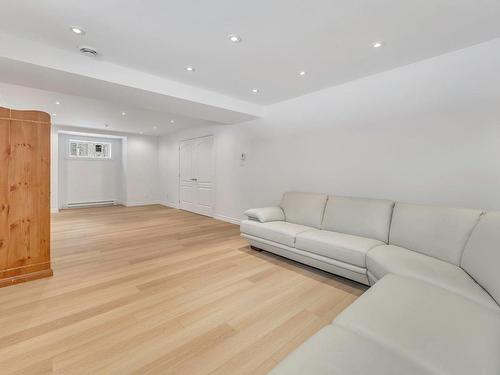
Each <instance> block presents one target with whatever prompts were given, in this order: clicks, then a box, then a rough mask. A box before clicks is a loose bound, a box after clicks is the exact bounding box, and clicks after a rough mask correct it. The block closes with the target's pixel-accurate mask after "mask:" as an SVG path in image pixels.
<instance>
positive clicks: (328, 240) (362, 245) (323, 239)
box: [295, 229, 384, 268]
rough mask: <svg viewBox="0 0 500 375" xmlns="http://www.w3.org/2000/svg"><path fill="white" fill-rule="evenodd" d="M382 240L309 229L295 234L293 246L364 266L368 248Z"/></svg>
mask: <svg viewBox="0 0 500 375" xmlns="http://www.w3.org/2000/svg"><path fill="white" fill-rule="evenodd" d="M380 245H384V243H383V242H382V241H378V240H373V239H371V238H365V237H358V236H353V235H350V234H344V233H338V232H330V231H326V230H315V229H314V230H309V231H307V232H302V233H300V234H298V235H297V240H296V243H295V247H296V248H297V249H300V250H305V251H310V252H311V253H315V254H318V255H323V256H324V257H327V258H331V259H335V260H339V261H341V262H345V263H349V264H353V265H355V266H358V267H363V268H366V253H367V252H368V250H370V249H372V248H374V247H376V246H380Z"/></svg>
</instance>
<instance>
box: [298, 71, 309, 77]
mask: <svg viewBox="0 0 500 375" xmlns="http://www.w3.org/2000/svg"><path fill="white" fill-rule="evenodd" d="M306 74H307V72H306V71H305V70H302V71H300V72H299V76H301V77H304V76H305V75H306Z"/></svg>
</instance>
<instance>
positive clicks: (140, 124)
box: [0, 82, 213, 136]
mask: <svg viewBox="0 0 500 375" xmlns="http://www.w3.org/2000/svg"><path fill="white" fill-rule="evenodd" d="M57 102H58V103H59V104H56V103H57ZM27 103H28V104H27ZM0 106H2V107H9V108H16V109H29V110H40V111H46V112H48V113H49V114H50V115H51V120H52V123H53V124H56V125H66V126H74V127H80V128H90V129H97V130H112V131H120V132H127V133H142V134H145V135H155V136H158V135H165V134H168V133H171V132H174V131H177V130H182V129H185V128H190V127H197V126H204V125H205V126H206V125H210V124H213V123H212V122H210V121H204V120H198V119H193V118H190V117H185V116H180V115H178V114H169V113H165V112H159V111H152V110H144V109H141V108H138V107H135V106H128V105H120V104H118V103H111V102H109V101H103V100H96V99H89V98H85V97H82V96H76V95H67V94H62V93H60V92H54V91H46V90H39V89H34V88H30V87H25V86H18V85H11V84H7V83H1V82H0ZM123 112H124V113H126V115H125V116H123V115H122V113H123ZM171 120H173V121H174V122H173V123H171ZM106 125H107V126H106Z"/></svg>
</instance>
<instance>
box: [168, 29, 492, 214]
mask: <svg viewBox="0 0 500 375" xmlns="http://www.w3.org/2000/svg"><path fill="white" fill-rule="evenodd" d="M499 66H500V39H496V40H494V41H491V42H488V43H483V44H481V45H477V46H474V47H471V48H468V49H464V50H461V51H457V52H454V53H450V54H446V55H442V56H439V57H435V58H432V59H429V60H425V61H422V62H419V63H415V64H412V65H408V66H405V67H401V68H398V69H394V70H392V71H388V72H384V73H381V74H377V75H374V76H370V77H367V78H363V79H360V80H357V81H353V82H350V83H347V84H344V85H341V86H336V87H332V88H329V89H326V90H322V91H318V92H315V93H312V94H308V95H305V96H302V97H299V98H295V99H292V100H289V101H286V102H281V103H278V104H275V105H273V106H270V107H268V108H267V111H268V113H267V115H266V116H265V117H264V118H262V119H259V120H255V121H251V122H246V123H242V124H239V125H233V126H213V127H207V128H198V129H192V130H188V131H184V132H180V133H176V134H173V135H169V136H166V137H162V138H161V139H160V146H159V147H160V151H159V157H160V199H161V200H165V201H168V202H170V204H171V205H176V204H177V202H178V178H177V174H178V143H179V141H180V140H182V139H188V138H192V137H196V136H203V135H207V134H214V136H215V149H216V151H215V152H216V163H217V166H216V168H217V179H216V183H217V194H216V196H217V206H216V213H217V215H219V216H221V217H232V218H240V217H241V216H242V212H243V211H244V210H245V209H246V208H248V207H255V206H265V205H270V204H276V203H277V202H279V199H280V196H281V194H282V193H283V192H284V191H286V190H302V191H318V192H329V193H336V194H342V195H353V196H365V197H374V198H388V199H394V200H401V201H408V202H415V203H424V204H439V205H450V206H462V207H474V208H484V209H493V210H500V74H499V70H498V67H499ZM332 68H334V67H332ZM241 152H246V153H247V161H246V162H245V163H241V162H240V160H239V156H240V153H241Z"/></svg>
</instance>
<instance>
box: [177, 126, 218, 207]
mask: <svg viewBox="0 0 500 375" xmlns="http://www.w3.org/2000/svg"><path fill="white" fill-rule="evenodd" d="M210 137H211V138H212V152H211V154H212V155H211V159H212V179H213V189H212V210H211V213H210V215H209V216H208V217H215V211H216V210H215V208H216V206H217V183H216V176H217V164H216V163H215V142H216V138H215V136H214V134H207V135H202V136H199V137H191V138H185V139H181V140H179V144H178V145H177V156H178V158H177V159H178V160H177V162H178V163H177V198H178V199H177V205H178V208H179V209H180V210H183V209H182V208H181V143H182V142H187V141H194V140H195V139H202V138H210ZM183 211H187V212H192V213H194V214H197V215H203V214H199V213H197V212H193V211H189V210H183ZM203 216H206V215H203Z"/></svg>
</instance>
